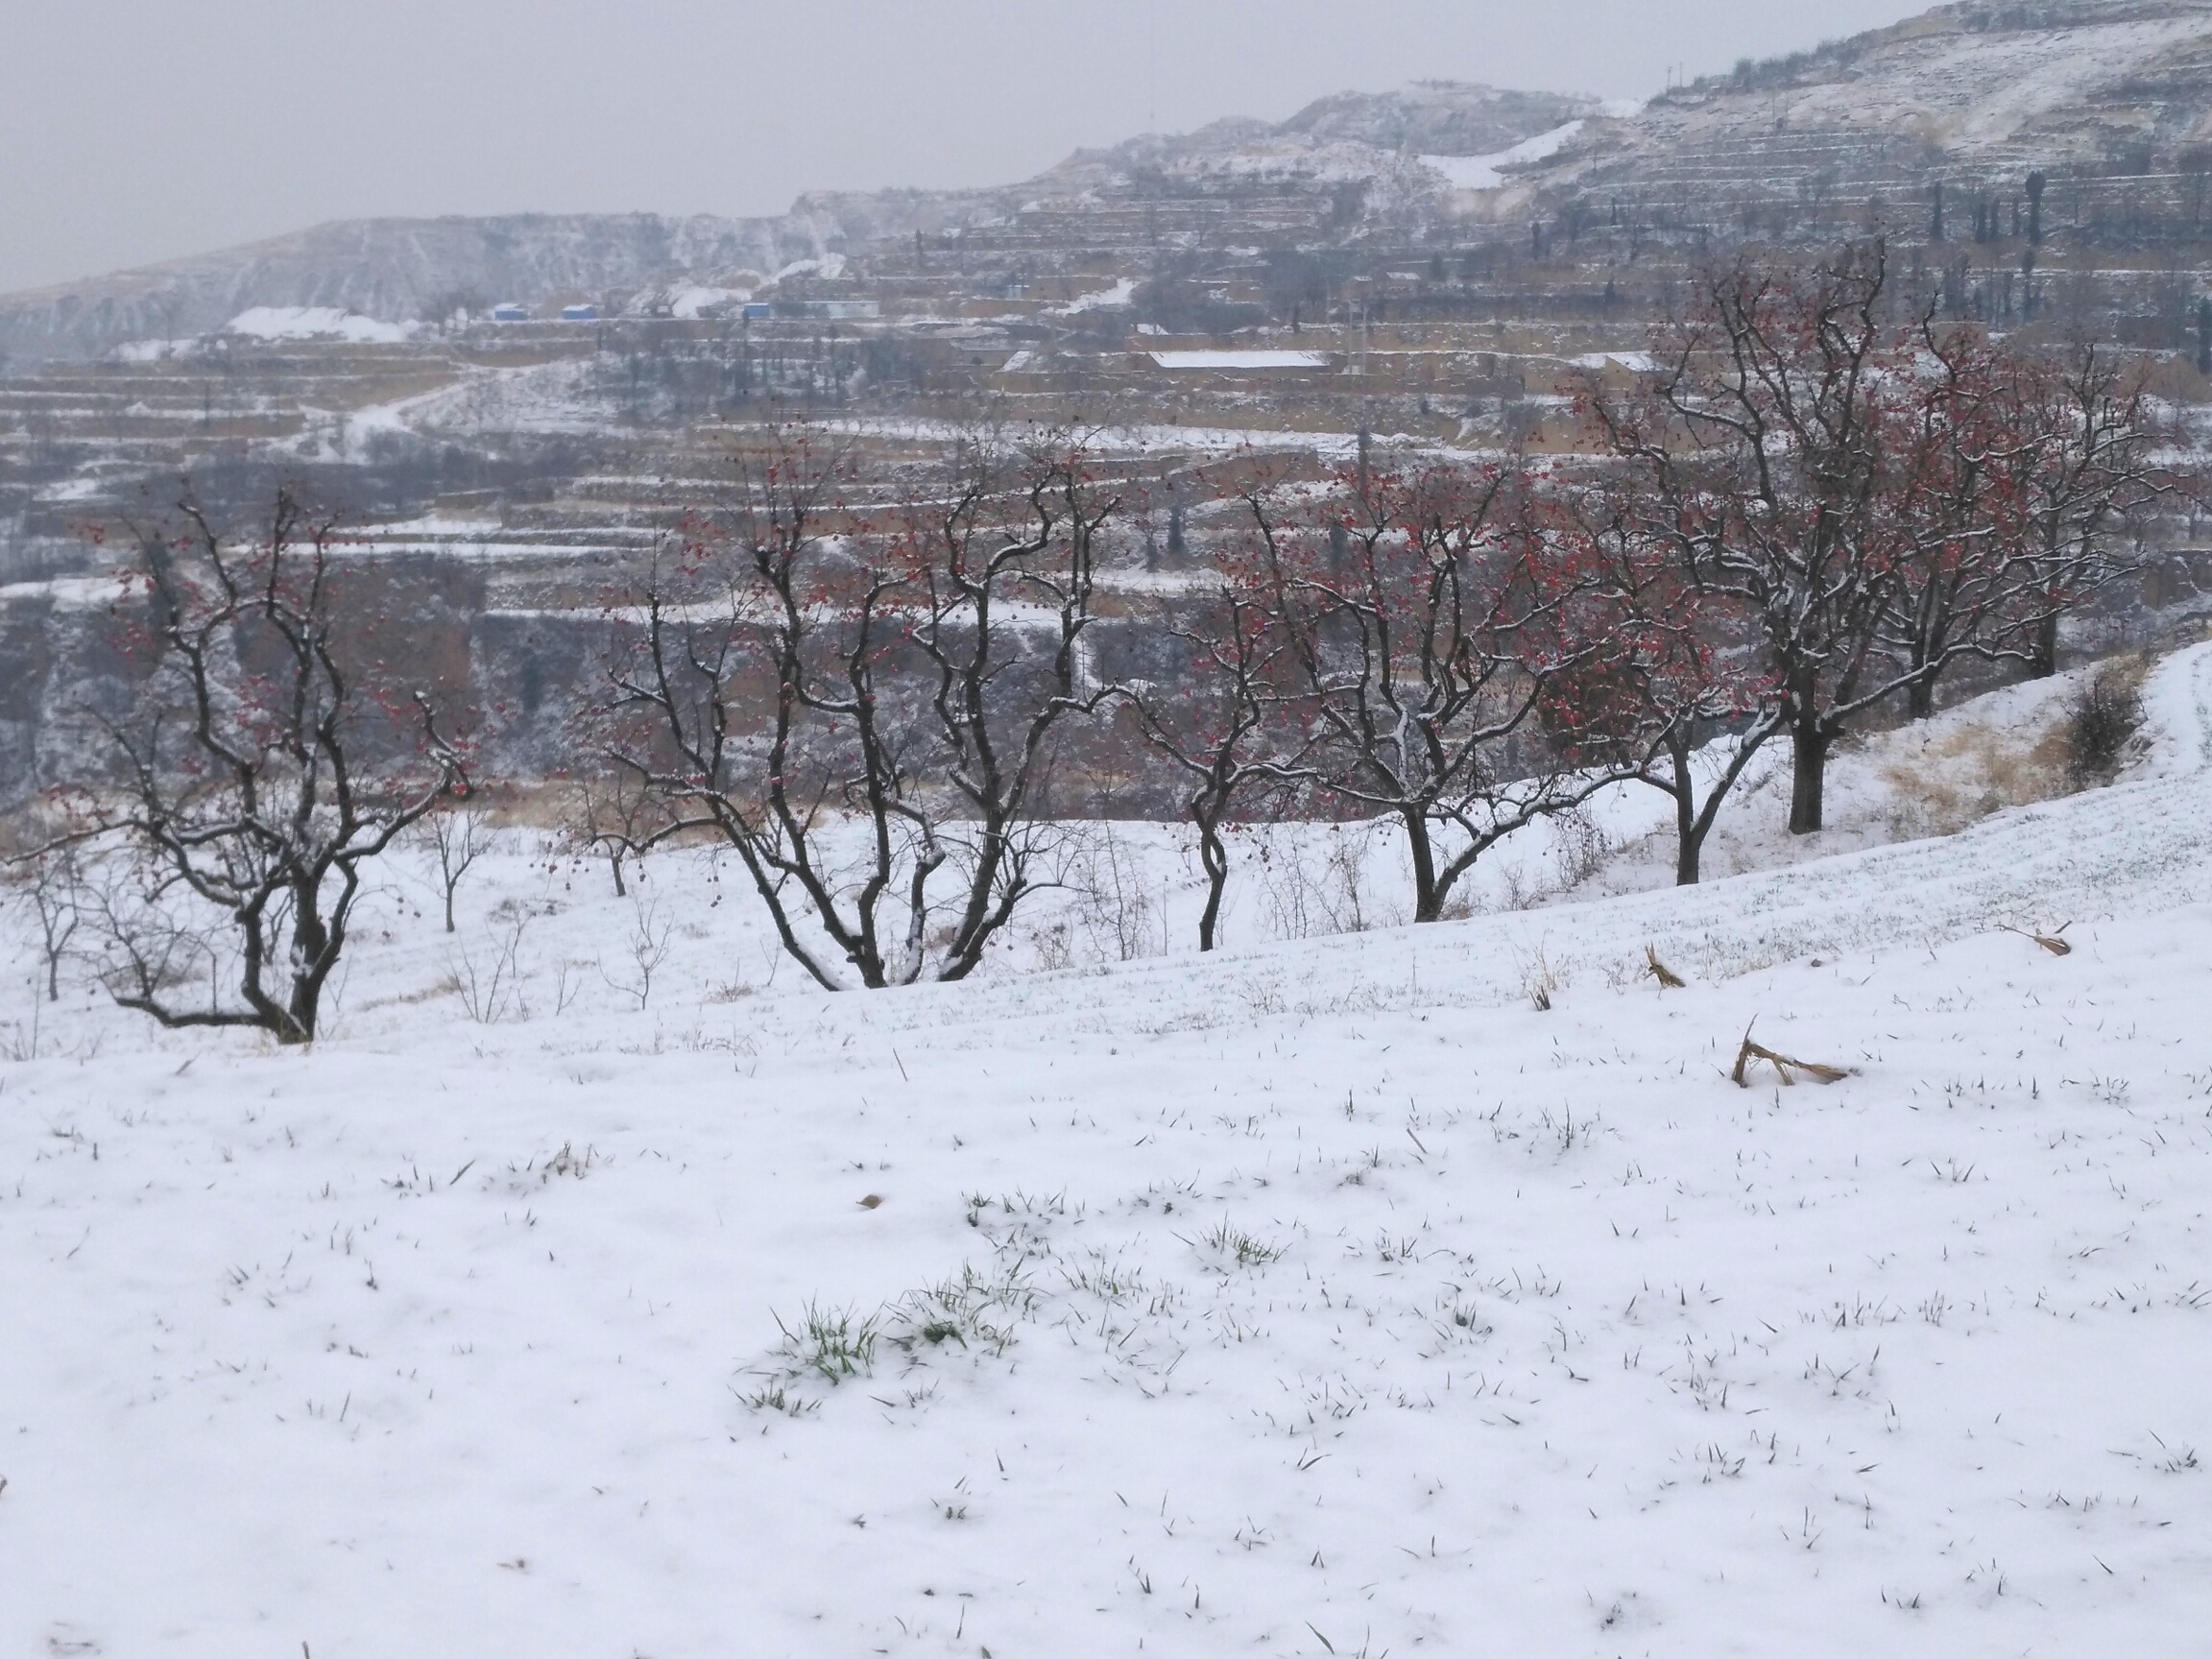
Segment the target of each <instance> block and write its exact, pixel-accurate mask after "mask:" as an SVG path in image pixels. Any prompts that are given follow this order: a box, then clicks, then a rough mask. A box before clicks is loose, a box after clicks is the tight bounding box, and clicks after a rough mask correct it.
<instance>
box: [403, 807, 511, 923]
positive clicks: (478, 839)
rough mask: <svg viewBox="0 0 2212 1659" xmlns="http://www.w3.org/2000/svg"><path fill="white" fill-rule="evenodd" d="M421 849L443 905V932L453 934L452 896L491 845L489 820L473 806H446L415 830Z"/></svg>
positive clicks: (422, 821) (424, 819)
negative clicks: (473, 865) (433, 876)
mask: <svg viewBox="0 0 2212 1659" xmlns="http://www.w3.org/2000/svg"><path fill="white" fill-rule="evenodd" d="M416 833H417V835H418V836H419V837H420V838H421V842H422V849H423V851H424V853H426V854H428V855H429V857H430V860H431V862H432V864H433V865H435V866H436V869H435V874H436V877H437V880H438V890H439V892H440V894H441V895H442V896H443V898H444V899H445V931H446V932H448V933H450V932H452V931H453V895H454V894H455V893H456V892H457V891H459V889H460V886H461V878H463V877H464V876H466V875H468V874H469V866H470V865H472V864H474V863H475V862H476V860H477V859H479V858H481V857H482V856H483V855H484V853H485V851H486V849H487V848H489V847H490V846H491V844H492V826H491V820H490V819H488V818H486V817H485V816H484V814H483V813H481V812H479V811H477V810H476V808H475V807H473V806H448V807H446V808H445V810H443V811H437V812H432V813H430V814H429V815H428V816H427V817H425V818H423V819H422V820H421V822H420V823H419V824H418V825H417V827H416Z"/></svg>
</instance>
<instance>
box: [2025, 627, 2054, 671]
mask: <svg viewBox="0 0 2212 1659" xmlns="http://www.w3.org/2000/svg"><path fill="white" fill-rule="evenodd" d="M2057 672H2058V613H2056V612H2053V613H2051V614H2050V615H2048V616H2046V617H2044V618H2043V620H2042V621H2040V622H2038V623H2036V624H2035V643H2034V645H2033V647H2032V649H2031V650H2030V652H2029V655H2028V678H2029V679H2031V680H2048V679H2050V678H2051V676H2052V675H2054V674H2056V673H2057Z"/></svg>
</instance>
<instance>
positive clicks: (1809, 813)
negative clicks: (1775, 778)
mask: <svg viewBox="0 0 2212 1659" xmlns="http://www.w3.org/2000/svg"><path fill="white" fill-rule="evenodd" d="M1832 741H1834V739H1833V738H1831V737H1830V736H1829V734H1828V733H1825V732H1823V731H1821V730H1820V729H1819V728H1818V727H1817V726H1815V725H1812V724H1811V723H1807V724H1804V725H1801V726H1798V727H1795V728H1794V729H1792V730H1791V733H1790V762H1791V769H1790V833H1791V834H1792V835H1809V834H1811V833H1812V832H1813V831H1814V830H1815V829H1819V828H1820V790H1821V785H1822V784H1823V783H1824V782H1825V781H1827V771H1828V745H1829V744H1830V743H1831V742H1832Z"/></svg>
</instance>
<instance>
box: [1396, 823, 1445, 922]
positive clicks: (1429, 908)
mask: <svg viewBox="0 0 2212 1659" xmlns="http://www.w3.org/2000/svg"><path fill="white" fill-rule="evenodd" d="M1400 816H1401V818H1402V819H1403V820H1404V822H1405V825H1406V850H1407V852H1408V853H1409V854H1412V858H1413V920H1414V921H1416V922H1435V921H1439V920H1441V919H1442V917H1443V915H1444V895H1443V894H1442V893H1441V892H1439V891H1438V890H1437V887H1436V850H1435V848H1433V847H1432V846H1431V845H1430V842H1429V820H1428V819H1427V818H1425V817H1424V816H1422V814H1421V813H1419V812H1406V813H1402V814H1400Z"/></svg>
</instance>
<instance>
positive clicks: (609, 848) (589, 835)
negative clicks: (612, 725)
mask: <svg viewBox="0 0 2212 1659" xmlns="http://www.w3.org/2000/svg"><path fill="white" fill-rule="evenodd" d="M663 816H664V814H663V813H662V811H661V805H660V803H659V802H658V801H657V800H656V798H655V796H654V794H653V791H652V790H651V789H650V788H649V787H648V786H647V784H646V781H645V779H644V778H643V777H642V776H640V775H639V774H637V772H634V771H631V770H629V769H628V768H626V767H619V766H618V767H614V768H613V769H611V770H607V771H603V772H586V773H584V774H583V775H582V776H580V777H579V778H578V779H577V781H576V792H575V794H574V796H573V797H571V800H570V805H569V811H568V812H567V814H566V815H565V818H566V822H565V830H566V833H567V835H568V838H569V840H570V842H571V844H572V845H574V846H577V847H580V848H585V849H589V850H590V851H592V852H594V853H597V854H599V855H600V856H601V857H603V858H605V859H606V860H607V868H608V872H609V873H610V874H611V875H612V876H613V878H614V897H615V898H617V899H626V898H628V897H629V896H630V887H629V883H628V882H627V881H625V880H624V879H623V874H622V866H623V864H624V862H625V861H626V860H628V859H629V858H631V857H633V856H634V855H635V854H637V852H638V850H639V849H640V848H642V847H644V846H646V845H647V844H648V843H650V842H651V841H652V839H653V832H654V830H655V829H656V828H658V827H659V825H660V823H661V819H662V818H663Z"/></svg>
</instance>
